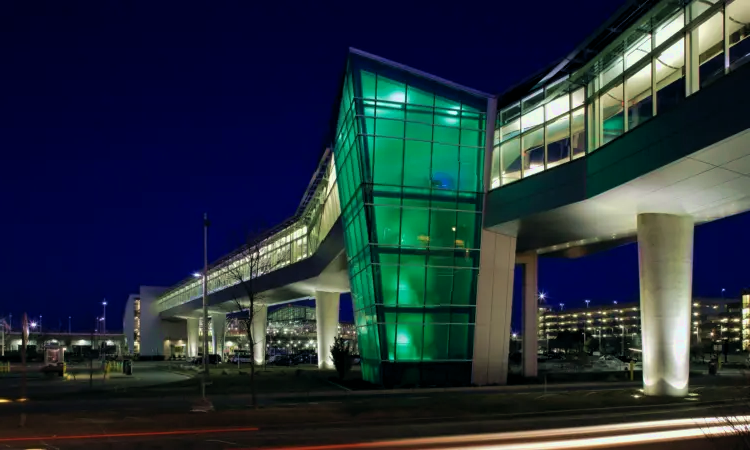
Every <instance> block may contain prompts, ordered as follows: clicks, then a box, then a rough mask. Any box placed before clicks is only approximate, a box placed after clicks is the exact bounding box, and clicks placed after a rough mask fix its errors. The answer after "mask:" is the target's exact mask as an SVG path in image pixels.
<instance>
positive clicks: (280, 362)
mask: <svg viewBox="0 0 750 450" xmlns="http://www.w3.org/2000/svg"><path fill="white" fill-rule="evenodd" d="M271 364H273V365H275V366H296V365H297V362H295V360H294V358H293V357H291V356H279V357H277V358H276V359H274V360H273V363H271Z"/></svg>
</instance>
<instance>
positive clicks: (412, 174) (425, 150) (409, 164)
mask: <svg viewBox="0 0 750 450" xmlns="http://www.w3.org/2000/svg"><path fill="white" fill-rule="evenodd" d="M404 144H405V147H406V148H405V149H404V167H405V168H406V169H407V170H406V171H404V186H413V187H423V188H429V187H430V185H431V182H430V164H431V161H432V144H431V143H429V142H421V141H406V142H405V143H404Z"/></svg>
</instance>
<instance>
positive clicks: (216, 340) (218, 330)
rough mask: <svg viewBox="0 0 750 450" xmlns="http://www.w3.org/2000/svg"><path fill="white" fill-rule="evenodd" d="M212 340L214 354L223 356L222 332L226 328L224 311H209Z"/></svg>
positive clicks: (224, 331)
mask: <svg viewBox="0 0 750 450" xmlns="http://www.w3.org/2000/svg"><path fill="white" fill-rule="evenodd" d="M211 329H212V336H211V339H212V342H213V346H214V354H217V355H220V356H221V357H222V358H223V357H224V334H225V333H226V330H227V315H226V314H225V313H211Z"/></svg>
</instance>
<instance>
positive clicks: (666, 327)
mask: <svg viewBox="0 0 750 450" xmlns="http://www.w3.org/2000/svg"><path fill="white" fill-rule="evenodd" d="M693 229H694V226H693V219H692V218H691V217H689V216H680V215H673V214H657V213H648V214H640V215H638V267H639V271H640V287H641V329H642V339H643V391H644V393H645V394H646V395H667V396H673V397H683V396H685V395H687V393H688V376H689V373H690V312H691V302H692V299H691V297H692V282H693Z"/></svg>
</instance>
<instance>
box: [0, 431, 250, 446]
mask: <svg viewBox="0 0 750 450" xmlns="http://www.w3.org/2000/svg"><path fill="white" fill-rule="evenodd" d="M258 430H260V428H255V427H243V428H209V429H199V430H170V431H136V432H132V433H100V434H80V435H53V436H28V437H26V436H18V437H9V438H0V443H3V442H21V441H59V440H85V439H88V440H91V439H109V438H129V437H160V436H183V435H190V434H213V433H243V432H247V431H258Z"/></svg>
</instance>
